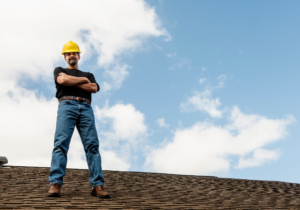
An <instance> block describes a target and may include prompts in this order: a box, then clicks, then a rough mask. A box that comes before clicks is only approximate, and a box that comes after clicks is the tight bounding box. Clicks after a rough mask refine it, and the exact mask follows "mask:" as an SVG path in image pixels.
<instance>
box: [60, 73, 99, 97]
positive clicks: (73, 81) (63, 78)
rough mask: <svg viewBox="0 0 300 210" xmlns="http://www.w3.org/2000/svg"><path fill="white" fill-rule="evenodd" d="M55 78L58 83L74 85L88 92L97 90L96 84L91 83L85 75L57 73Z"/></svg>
mask: <svg viewBox="0 0 300 210" xmlns="http://www.w3.org/2000/svg"><path fill="white" fill-rule="evenodd" d="M56 80H57V82H58V83H59V84H60V85H65V86H75V87H77V88H80V89H82V90H84V91H86V92H89V93H96V92H97V91H98V86H97V84H96V83H91V81H90V80H89V79H88V78H86V77H74V76H70V75H67V74H65V73H59V76H58V77H57V79H56Z"/></svg>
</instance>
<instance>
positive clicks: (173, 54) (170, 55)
mask: <svg viewBox="0 0 300 210" xmlns="http://www.w3.org/2000/svg"><path fill="white" fill-rule="evenodd" d="M166 56H167V57H168V58H171V57H174V56H176V52H174V53H171V54H166Z"/></svg>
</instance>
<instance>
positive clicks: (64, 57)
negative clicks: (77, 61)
mask: <svg viewBox="0 0 300 210" xmlns="http://www.w3.org/2000/svg"><path fill="white" fill-rule="evenodd" d="M77 54H78V55H79V56H80V54H79V52H77ZM64 58H66V53H64Z"/></svg>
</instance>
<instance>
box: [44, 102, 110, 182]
mask: <svg viewBox="0 0 300 210" xmlns="http://www.w3.org/2000/svg"><path fill="white" fill-rule="evenodd" d="M75 126H76V128H77V130H78V132H79V135H80V138H81V141H82V144H83V147H84V151H85V154H86V159H87V163H88V168H89V173H90V178H89V181H90V184H91V185H92V186H93V187H97V186H98V185H104V177H103V173H102V167H101V156H100V153H99V140H98V136H97V131H96V127H95V118H94V113H93V110H92V106H91V105H90V104H89V103H88V102H84V101H76V100H63V101H61V102H60V103H59V106H58V111H57V122H56V132H55V139H54V149H53V152H52V160H51V169H50V174H49V182H50V183H51V185H52V184H54V183H58V184H59V185H60V186H62V185H63V176H64V175H65V172H66V166H67V154H68V150H69V145H70V141H71V137H72V135H73V131H74V128H75Z"/></svg>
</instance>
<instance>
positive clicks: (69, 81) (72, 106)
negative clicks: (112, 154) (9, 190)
mask: <svg viewBox="0 0 300 210" xmlns="http://www.w3.org/2000/svg"><path fill="white" fill-rule="evenodd" d="M62 54H63V55H64V59H65V61H66V62H67V64H68V67H67V68H62V67H57V68H55V69H54V81H55V85H56V90H57V92H56V97H57V98H58V100H59V106H58V111H57V122H56V131H55V139H54V149H53V152H52V161H51V169H50V174H49V182H50V184H51V188H50V190H49V191H48V194H47V195H48V196H53V197H57V196H60V189H61V187H62V185H63V176H64V175H65V171H66V165H67V153H68V150H69V145H70V141H71V137H72V134H73V131H74V128H75V126H76V128H77V130H78V132H79V135H80V138H81V141H82V144H83V147H84V151H85V154H86V159H87V164H88V168H89V173H90V177H89V181H90V184H91V185H92V191H91V194H92V195H95V196H98V197H101V198H110V196H109V194H108V193H107V192H106V191H105V190H104V177H103V173H102V167H101V156H100V153H99V140H98V136H97V131H96V127H95V119H94V113H93V110H92V106H91V101H92V97H91V95H92V93H96V92H98V91H99V89H100V88H99V85H98V84H97V82H96V80H95V77H94V75H93V74H92V73H89V72H83V71H80V70H79V69H78V61H79V60H80V50H79V47H78V45H77V44H76V43H74V42H72V41H69V42H67V43H66V44H65V45H64V46H63V51H62Z"/></svg>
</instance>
